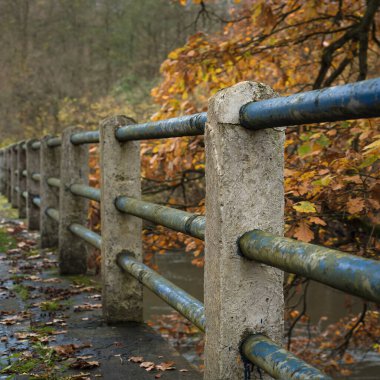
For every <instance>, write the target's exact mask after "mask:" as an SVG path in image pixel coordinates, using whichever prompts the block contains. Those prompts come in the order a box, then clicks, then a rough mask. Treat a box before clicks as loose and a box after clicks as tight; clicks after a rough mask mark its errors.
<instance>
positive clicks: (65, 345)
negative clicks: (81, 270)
mask: <svg viewBox="0 0 380 380" xmlns="http://www.w3.org/2000/svg"><path fill="white" fill-rule="evenodd" d="M9 235H11V236H13V237H12V238H11V239H10V238H8V237H7V236H9ZM37 239H38V235H36V234H31V233H29V232H27V231H26V230H25V228H24V227H23V225H21V224H20V222H18V221H11V220H6V219H2V220H1V221H0V379H8V378H16V379H29V378H40V379H107V380H108V379H109V380H113V379H115V380H116V379H124V380H125V379H168V380H170V379H186V378H187V379H201V378H202V376H201V374H200V373H199V372H197V370H196V369H195V368H194V367H193V366H192V365H191V364H189V363H188V362H187V361H186V360H185V359H184V358H183V357H182V356H180V355H179V354H178V353H177V352H176V351H175V350H174V349H173V348H172V347H171V346H170V345H169V344H168V343H167V342H166V341H165V340H164V339H163V338H162V337H161V336H159V335H158V334H157V333H155V332H154V331H153V330H152V329H151V328H150V327H148V326H146V325H143V324H136V323H129V324H123V325H117V326H108V325H107V324H105V323H104V321H103V319H102V316H101V295H100V287H99V284H98V281H97V278H96V277H91V276H75V277H64V278H63V277H60V276H59V275H58V274H57V262H56V256H55V254H54V252H52V251H51V250H38V249H37V248H36V240H37ZM23 373H25V375H22V374H23Z"/></svg>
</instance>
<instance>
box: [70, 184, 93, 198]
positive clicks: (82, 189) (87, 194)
mask: <svg viewBox="0 0 380 380" xmlns="http://www.w3.org/2000/svg"><path fill="white" fill-rule="evenodd" d="M70 191H71V192H72V193H73V194H74V195H79V196H81V197H83V198H87V199H91V200H93V201H96V202H100V189H97V188H95V187H91V186H86V185H81V184H73V185H71V186H70Z"/></svg>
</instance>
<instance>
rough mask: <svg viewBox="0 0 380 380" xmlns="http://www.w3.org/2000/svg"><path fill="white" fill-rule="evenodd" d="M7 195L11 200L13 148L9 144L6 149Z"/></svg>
mask: <svg viewBox="0 0 380 380" xmlns="http://www.w3.org/2000/svg"><path fill="white" fill-rule="evenodd" d="M5 168H6V169H5V183H6V185H5V196H6V197H7V199H8V202H10V201H11V149H10V147H9V146H8V147H7V148H6V151H5Z"/></svg>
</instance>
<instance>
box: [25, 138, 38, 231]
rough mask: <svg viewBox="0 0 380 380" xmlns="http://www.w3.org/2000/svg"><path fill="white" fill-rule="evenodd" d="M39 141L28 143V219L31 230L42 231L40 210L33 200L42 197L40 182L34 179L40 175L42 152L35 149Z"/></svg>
mask: <svg viewBox="0 0 380 380" xmlns="http://www.w3.org/2000/svg"><path fill="white" fill-rule="evenodd" d="M36 141H37V140H28V141H27V142H26V171H27V177H26V187H27V191H28V199H27V202H26V204H27V210H26V217H27V223H28V229H29V230H39V229H40V208H39V207H37V206H36V205H35V204H34V203H33V198H35V197H39V196H40V182H39V181H36V180H34V179H33V178H32V176H33V174H40V150H39V149H33V147H32V145H33V143H34V142H36Z"/></svg>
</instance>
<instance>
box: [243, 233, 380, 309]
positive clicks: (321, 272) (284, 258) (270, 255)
mask: <svg viewBox="0 0 380 380" xmlns="http://www.w3.org/2000/svg"><path fill="white" fill-rule="evenodd" d="M239 247H240V250H241V253H242V254H243V256H244V257H246V258H248V259H251V260H255V261H258V262H260V263H264V264H267V265H271V266H273V267H276V268H279V269H282V270H283V271H286V272H291V273H296V274H298V275H300V276H305V277H308V278H310V279H312V280H315V281H318V282H321V283H323V284H326V285H329V286H331V287H333V288H336V289H340V290H343V291H344V292H347V293H351V294H353V295H356V296H359V297H363V298H366V299H368V300H370V301H373V302H377V303H380V261H376V260H370V259H365V258H363V257H359V256H354V255H350V254H348V253H343V252H340V251H336V250H334V249H329V248H325V247H320V246H317V245H314V244H307V243H302V242H299V241H296V240H293V239H288V238H284V237H278V236H274V235H272V234H270V233H268V232H264V231H260V230H253V231H250V232H246V233H245V234H244V235H243V236H242V237H241V238H240V239H239Z"/></svg>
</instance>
